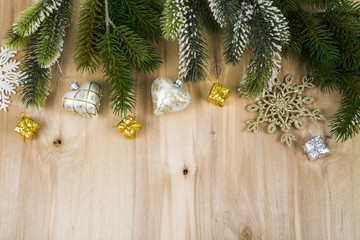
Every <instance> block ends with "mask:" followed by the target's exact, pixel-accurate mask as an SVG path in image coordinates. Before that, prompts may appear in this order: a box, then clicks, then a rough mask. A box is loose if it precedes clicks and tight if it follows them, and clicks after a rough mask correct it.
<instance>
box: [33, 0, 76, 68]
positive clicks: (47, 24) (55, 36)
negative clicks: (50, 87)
mask: <svg viewBox="0 0 360 240" xmlns="http://www.w3.org/2000/svg"><path fill="white" fill-rule="evenodd" d="M72 10H73V0H63V2H62V3H61V6H60V7H59V8H58V10H57V11H55V12H53V13H52V14H51V15H50V16H49V17H48V18H46V19H45V20H44V21H43V23H42V24H41V26H40V28H39V33H38V35H39V37H38V38H37V42H36V53H37V56H38V57H37V61H38V63H39V64H40V66H42V67H45V68H47V67H51V66H52V65H53V64H54V63H55V62H56V60H57V59H58V58H59V56H60V54H61V51H62V46H63V43H64V40H63V37H64V36H65V28H66V27H67V26H68V25H69V24H70V22H71V19H72Z"/></svg>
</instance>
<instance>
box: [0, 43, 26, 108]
mask: <svg viewBox="0 0 360 240" xmlns="http://www.w3.org/2000/svg"><path fill="white" fill-rule="evenodd" d="M15 54H16V51H10V50H9V49H7V48H3V47H1V52H0V110H4V111H5V112H6V111H7V107H8V106H9V103H10V100H9V98H10V97H9V96H8V95H11V94H14V93H16V92H15V89H16V86H19V78H20V74H21V73H20V72H16V70H17V69H18V68H19V64H20V62H18V61H16V60H10V58H13V57H15Z"/></svg>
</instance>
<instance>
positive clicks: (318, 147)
mask: <svg viewBox="0 0 360 240" xmlns="http://www.w3.org/2000/svg"><path fill="white" fill-rule="evenodd" d="M310 133H311V135H312V139H311V140H310V141H308V142H307V143H305V145H304V146H302V149H303V150H304V152H305V153H306V156H307V158H308V159H309V161H312V160H316V159H320V158H321V157H322V156H323V155H325V154H326V153H329V152H330V151H329V149H328V147H327V146H326V144H325V142H324V140H323V139H322V137H321V136H320V135H319V136H314V134H313V133H312V131H310Z"/></svg>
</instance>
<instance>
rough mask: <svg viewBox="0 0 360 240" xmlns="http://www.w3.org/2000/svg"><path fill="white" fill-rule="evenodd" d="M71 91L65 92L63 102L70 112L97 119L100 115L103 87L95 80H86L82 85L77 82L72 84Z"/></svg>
mask: <svg viewBox="0 0 360 240" xmlns="http://www.w3.org/2000/svg"><path fill="white" fill-rule="evenodd" d="M71 89H72V90H71V91H69V92H67V93H65V95H64V97H63V99H62V103H63V107H64V109H65V110H66V111H68V112H73V113H75V114H77V115H80V116H84V117H90V118H92V119H97V118H98V116H99V109H100V99H101V92H100V90H101V87H100V85H99V84H97V83H96V82H93V81H86V82H84V83H83V84H81V86H79V84H78V83H77V82H74V83H72V84H71Z"/></svg>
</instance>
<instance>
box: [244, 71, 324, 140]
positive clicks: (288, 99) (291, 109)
mask: <svg viewBox="0 0 360 240" xmlns="http://www.w3.org/2000/svg"><path fill="white" fill-rule="evenodd" d="M293 81H294V78H293V76H292V75H288V76H286V78H285V82H284V83H282V82H280V81H279V80H278V79H277V78H276V79H275V80H274V85H273V86H272V87H267V88H266V89H265V92H264V95H263V96H262V97H261V98H260V99H259V100H256V104H252V105H249V106H248V107H247V110H248V111H250V112H259V116H258V118H257V119H256V120H248V121H246V123H247V124H248V127H247V131H249V132H251V131H254V132H258V131H259V124H260V123H264V122H267V123H270V124H269V126H268V127H267V132H268V133H270V134H272V133H274V132H275V131H276V129H277V126H278V127H280V129H281V130H282V131H283V132H284V135H283V136H282V137H281V142H286V144H287V145H288V146H289V147H291V146H292V142H293V141H295V140H296V137H295V136H294V135H293V134H292V133H290V128H291V126H292V125H294V127H295V128H297V129H304V123H303V122H302V121H301V120H298V118H299V117H310V119H311V120H312V121H313V122H317V121H323V120H325V117H324V116H323V115H321V114H320V110H319V109H316V110H313V111H310V110H308V109H307V108H305V107H304V105H308V104H311V103H313V102H314V101H315V100H314V98H313V97H303V96H302V95H301V94H302V93H303V92H304V90H305V88H314V87H315V85H314V84H312V79H311V78H307V77H303V78H302V84H300V85H297V86H292V83H293Z"/></svg>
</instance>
